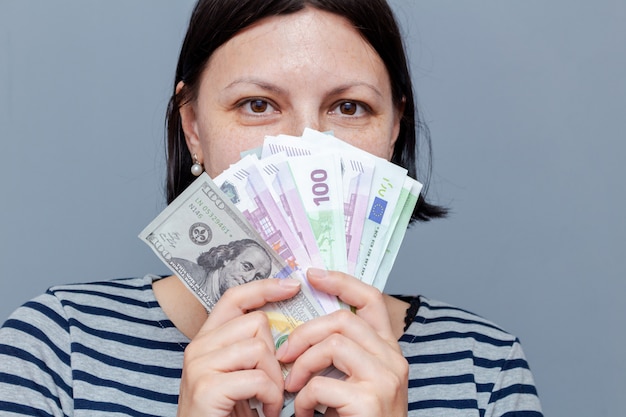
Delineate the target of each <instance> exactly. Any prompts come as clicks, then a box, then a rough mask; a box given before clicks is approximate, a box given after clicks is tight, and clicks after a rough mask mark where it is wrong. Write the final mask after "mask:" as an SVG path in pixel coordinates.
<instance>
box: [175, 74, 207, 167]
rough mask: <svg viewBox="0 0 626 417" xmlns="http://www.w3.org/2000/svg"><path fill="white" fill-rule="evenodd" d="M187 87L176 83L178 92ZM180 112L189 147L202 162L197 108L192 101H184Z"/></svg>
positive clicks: (180, 82)
mask: <svg viewBox="0 0 626 417" xmlns="http://www.w3.org/2000/svg"><path fill="white" fill-rule="evenodd" d="M184 87H185V83H183V82H182V81H179V82H178V84H177V85H176V94H177V95H178V94H180V92H181V90H182V89H183V88H184ZM178 111H179V112H180V124H181V127H182V128H183V132H184V133H185V142H186V143H187V149H189V152H190V153H191V154H192V155H193V154H196V155H197V157H198V161H199V162H200V163H202V162H203V161H204V155H203V154H202V147H201V146H200V134H199V131H198V119H197V116H196V109H195V107H194V105H193V103H192V102H190V101H188V102H186V103H183V105H181V106H180V108H179V109H178Z"/></svg>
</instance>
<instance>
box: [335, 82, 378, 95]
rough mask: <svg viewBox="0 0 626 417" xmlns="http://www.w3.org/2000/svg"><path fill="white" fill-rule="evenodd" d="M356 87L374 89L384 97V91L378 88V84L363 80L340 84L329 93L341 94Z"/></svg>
mask: <svg viewBox="0 0 626 417" xmlns="http://www.w3.org/2000/svg"><path fill="white" fill-rule="evenodd" d="M354 87H366V88H368V89H370V90H372V91H373V92H374V93H375V94H376V95H377V96H378V97H380V98H383V93H382V92H381V91H380V90H379V89H378V88H376V86H374V85H372V84H370V83H366V82H362V81H355V82H351V83H346V84H343V85H340V86H339V87H336V88H333V89H332V90H330V92H329V93H330V95H339V94H343V93H345V92H346V91H348V90H350V89H351V88H354Z"/></svg>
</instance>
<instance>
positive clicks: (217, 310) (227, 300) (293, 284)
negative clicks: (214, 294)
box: [200, 278, 301, 332]
mask: <svg viewBox="0 0 626 417" xmlns="http://www.w3.org/2000/svg"><path fill="white" fill-rule="evenodd" d="M300 286H301V284H300V281H298V280H296V279H290V278H285V279H278V278H267V279H262V280H258V281H251V282H249V283H246V284H242V285H238V286H236V287H232V288H229V289H228V290H227V291H226V292H225V293H224V294H223V295H222V296H221V297H220V299H219V300H218V302H217V303H216V304H215V306H214V307H213V310H211V313H210V314H209V318H208V319H207V321H206V322H205V324H204V325H203V327H202V329H200V331H201V332H202V331H204V330H205V328H209V329H210V328H215V327H217V326H220V325H221V324H224V323H226V322H228V321H230V320H232V319H233V318H235V317H238V316H242V315H244V314H246V313H247V312H249V311H251V310H254V309H257V308H259V307H262V306H263V305H265V304H267V303H270V302H275V301H280V300H286V299H288V298H291V297H293V296H294V295H296V294H297V293H298V291H299V290H300Z"/></svg>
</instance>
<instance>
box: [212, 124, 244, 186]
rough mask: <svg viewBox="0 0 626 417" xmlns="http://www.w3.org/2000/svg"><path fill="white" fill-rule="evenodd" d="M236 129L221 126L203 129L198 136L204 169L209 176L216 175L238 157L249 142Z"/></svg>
mask: <svg viewBox="0 0 626 417" xmlns="http://www.w3.org/2000/svg"><path fill="white" fill-rule="evenodd" d="M244 138H245V136H244V135H243V134H242V132H238V131H237V129H232V128H227V127H223V126H215V127H213V128H207V129H203V131H202V132H201V136H200V141H201V143H202V152H203V154H204V169H205V171H206V172H207V173H208V174H209V176H210V177H211V178H214V177H216V176H217V175H219V174H220V173H221V172H222V171H224V170H225V169H226V168H228V167H229V166H230V165H231V164H233V163H235V162H237V161H238V160H239V159H240V154H241V152H242V151H244V150H246V149H248V146H249V144H248V143H247V141H246V140H245V139H244Z"/></svg>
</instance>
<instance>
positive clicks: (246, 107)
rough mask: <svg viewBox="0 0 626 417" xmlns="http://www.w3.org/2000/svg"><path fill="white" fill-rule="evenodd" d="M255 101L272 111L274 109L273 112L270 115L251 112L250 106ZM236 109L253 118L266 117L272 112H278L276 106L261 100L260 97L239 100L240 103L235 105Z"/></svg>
mask: <svg viewBox="0 0 626 417" xmlns="http://www.w3.org/2000/svg"><path fill="white" fill-rule="evenodd" d="M255 101H259V102H263V103H264V104H265V105H266V106H268V107H271V108H272V109H274V111H272V112H270V113H267V112H262V113H257V112H254V111H252V109H251V108H250V106H251V105H252V103H254V102H255ZM236 107H238V108H240V109H242V110H243V111H245V112H246V114H247V115H250V116H253V117H261V116H267V115H268V114H273V113H274V112H276V111H278V110H277V106H276V105H275V104H274V103H272V102H271V101H270V100H268V99H265V98H262V97H251V98H246V99H245V100H241V101H240V102H238V103H237V104H236Z"/></svg>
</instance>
